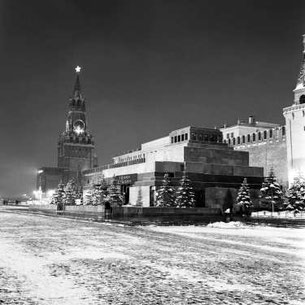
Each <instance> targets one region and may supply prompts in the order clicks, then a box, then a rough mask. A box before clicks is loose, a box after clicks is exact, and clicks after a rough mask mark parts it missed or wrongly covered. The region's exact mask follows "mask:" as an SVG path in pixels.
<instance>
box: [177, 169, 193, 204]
mask: <svg viewBox="0 0 305 305" xmlns="http://www.w3.org/2000/svg"><path fill="white" fill-rule="evenodd" d="M175 205H176V207H178V208H190V207H194V206H195V194H194V191H193V188H192V185H191V180H190V179H189V178H188V177H187V176H186V174H185V173H184V174H183V176H182V179H181V180H180V186H179V188H178V190H177V192H176V200H175Z"/></svg>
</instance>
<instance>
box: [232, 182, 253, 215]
mask: <svg viewBox="0 0 305 305" xmlns="http://www.w3.org/2000/svg"><path fill="white" fill-rule="evenodd" d="M236 207H237V209H238V211H239V212H241V213H242V214H249V213H250V209H251V207H252V202H251V198H250V190H249V186H248V183H247V178H244V180H243V183H242V184H241V187H240V189H239V191H238V193H237V198H236Z"/></svg>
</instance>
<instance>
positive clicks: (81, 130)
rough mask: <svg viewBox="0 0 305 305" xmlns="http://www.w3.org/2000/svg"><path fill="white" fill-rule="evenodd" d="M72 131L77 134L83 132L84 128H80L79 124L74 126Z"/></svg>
mask: <svg viewBox="0 0 305 305" xmlns="http://www.w3.org/2000/svg"><path fill="white" fill-rule="evenodd" d="M74 131H75V132H76V133H77V134H81V133H83V132H84V129H83V128H81V127H80V126H76V127H75V128H74Z"/></svg>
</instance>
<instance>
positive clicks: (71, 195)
mask: <svg viewBox="0 0 305 305" xmlns="http://www.w3.org/2000/svg"><path fill="white" fill-rule="evenodd" d="M65 193H66V197H65V205H75V199H76V198H77V187H76V184H75V180H74V179H70V180H69V181H68V183H67V185H66V187H65Z"/></svg>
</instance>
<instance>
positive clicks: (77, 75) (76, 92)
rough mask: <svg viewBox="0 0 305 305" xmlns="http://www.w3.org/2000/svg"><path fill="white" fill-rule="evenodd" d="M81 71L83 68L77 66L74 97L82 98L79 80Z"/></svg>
mask: <svg viewBox="0 0 305 305" xmlns="http://www.w3.org/2000/svg"><path fill="white" fill-rule="evenodd" d="M80 71H81V67H80V66H77V67H76V68H75V72H76V79H75V84H74V89H73V96H74V97H76V96H80V94H81V87H80V80H79V74H80Z"/></svg>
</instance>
